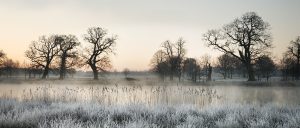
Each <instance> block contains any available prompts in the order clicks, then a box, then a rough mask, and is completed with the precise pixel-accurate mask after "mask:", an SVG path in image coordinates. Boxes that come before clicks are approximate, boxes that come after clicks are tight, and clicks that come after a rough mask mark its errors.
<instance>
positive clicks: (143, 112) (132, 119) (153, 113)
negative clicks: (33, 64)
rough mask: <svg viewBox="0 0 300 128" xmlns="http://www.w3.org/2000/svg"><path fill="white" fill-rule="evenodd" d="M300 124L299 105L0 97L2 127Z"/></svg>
mask: <svg viewBox="0 0 300 128" xmlns="http://www.w3.org/2000/svg"><path fill="white" fill-rule="evenodd" d="M299 126H300V107H299V106H281V107H280V106H276V105H264V106H252V105H224V106H218V107H217V106H214V107H209V106H207V107H205V108H201V109H199V108H194V107H192V106H188V105H185V106H172V107H171V106H163V105H162V106H155V107H147V106H143V105H122V106H104V105H100V104H96V103H95V104H94V103H88V102H81V103H80V102H74V103H70V102H69V103H63V102H51V103H49V102H43V101H26V102H19V101H16V100H10V99H0V127H1V128H36V127H41V128H50V127H51V128H82V127H83V128H98V127H129V128H132V127H133V128H135V127H138V128H144V127H146V128H147V127H155V128H156V127H159V128H160V127H162V128H174V127H189V128H195V127H199V128H201V127H228V128H235V127H236V128H240V127H244V128H247V127H264V128H276V127H282V128H288V127H293V128H294V127H299Z"/></svg>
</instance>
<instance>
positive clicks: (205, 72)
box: [200, 54, 212, 81]
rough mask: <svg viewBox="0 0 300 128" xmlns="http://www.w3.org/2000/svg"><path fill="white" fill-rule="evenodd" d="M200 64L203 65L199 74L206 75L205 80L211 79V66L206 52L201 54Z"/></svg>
mask: <svg viewBox="0 0 300 128" xmlns="http://www.w3.org/2000/svg"><path fill="white" fill-rule="evenodd" d="M200 63H201V64H200V65H203V67H202V71H201V75H202V76H206V81H211V77H212V76H211V75H212V66H211V57H210V56H209V55H207V54H205V55H203V56H202V57H201V58H200Z"/></svg>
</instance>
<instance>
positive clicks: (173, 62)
mask: <svg viewBox="0 0 300 128" xmlns="http://www.w3.org/2000/svg"><path fill="white" fill-rule="evenodd" d="M184 44H185V41H184V40H183V39H182V38H179V39H178V41H177V42H176V43H174V44H172V43H171V42H170V41H168V40H167V41H165V42H163V44H162V48H163V49H162V50H163V52H164V53H165V55H166V57H167V58H166V61H167V63H168V65H169V75H170V80H173V77H174V75H176V76H178V79H179V81H180V78H181V73H182V67H183V59H184V56H185V52H186V50H185V49H184Z"/></svg>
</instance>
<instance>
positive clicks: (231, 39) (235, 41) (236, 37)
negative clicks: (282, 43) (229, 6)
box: [203, 12, 272, 81]
mask: <svg viewBox="0 0 300 128" xmlns="http://www.w3.org/2000/svg"><path fill="white" fill-rule="evenodd" d="M269 30H270V25H269V24H268V23H267V22H265V21H264V20H263V19H262V18H261V17H260V16H258V15H257V14H256V13H255V12H248V13H245V14H244V15H243V16H242V17H240V18H237V19H235V20H234V21H233V22H232V23H230V24H228V25H225V26H224V27H223V28H222V29H219V30H209V31H208V32H207V33H206V34H204V36H203V40H204V41H205V42H206V43H207V45H208V46H212V47H213V48H215V49H217V50H219V51H221V52H224V53H228V54H231V55H232V56H234V57H236V58H237V59H239V60H240V61H241V62H242V63H243V64H244V66H245V67H246V69H247V73H248V81H255V75H254V69H253V63H254V60H256V59H257V57H259V56H261V55H262V54H264V53H265V52H267V49H268V48H271V45H272V44H271V34H270V32H269Z"/></svg>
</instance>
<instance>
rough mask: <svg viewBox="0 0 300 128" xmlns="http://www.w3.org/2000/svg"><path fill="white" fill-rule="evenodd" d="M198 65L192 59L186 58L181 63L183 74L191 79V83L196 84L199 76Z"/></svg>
mask: <svg viewBox="0 0 300 128" xmlns="http://www.w3.org/2000/svg"><path fill="white" fill-rule="evenodd" d="M200 70H201V68H200V65H199V64H198V63H197V61H196V59H194V58H187V59H185V60H184V62H183V72H184V73H185V74H186V75H187V76H188V77H189V78H191V80H192V81H193V82H197V78H198V76H199V75H200Z"/></svg>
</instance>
